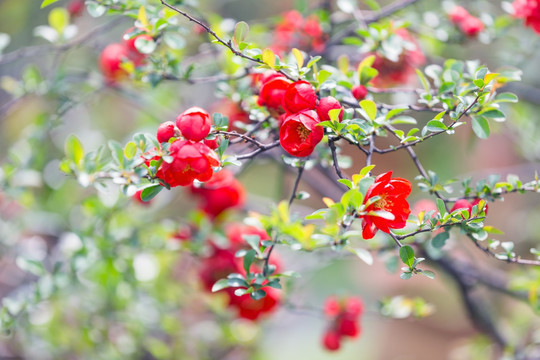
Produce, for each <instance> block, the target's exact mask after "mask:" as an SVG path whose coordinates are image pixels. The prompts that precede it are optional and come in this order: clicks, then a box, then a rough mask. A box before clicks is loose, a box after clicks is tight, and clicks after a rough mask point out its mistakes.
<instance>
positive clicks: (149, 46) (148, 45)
mask: <svg viewBox="0 0 540 360" xmlns="http://www.w3.org/2000/svg"><path fill="white" fill-rule="evenodd" d="M134 44H135V48H136V49H137V50H138V51H139V52H140V53H141V54H151V53H153V52H154V50H155V49H156V46H157V44H156V42H155V41H154V40H150V39H147V38H145V37H142V36H141V37H139V38H137V39H136V40H135V43H134Z"/></svg>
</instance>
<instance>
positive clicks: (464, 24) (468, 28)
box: [459, 16, 484, 36]
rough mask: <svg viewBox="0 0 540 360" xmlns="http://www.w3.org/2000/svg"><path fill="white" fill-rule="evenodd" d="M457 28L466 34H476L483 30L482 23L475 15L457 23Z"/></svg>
mask: <svg viewBox="0 0 540 360" xmlns="http://www.w3.org/2000/svg"><path fill="white" fill-rule="evenodd" d="M459 28H460V29H461V31H462V32H463V33H464V34H465V35H467V36H476V35H477V34H478V33H479V32H480V31H482V30H484V23H483V22H482V21H481V20H480V19H479V18H477V17H475V16H468V17H466V18H465V19H464V20H462V21H461V22H460V23H459Z"/></svg>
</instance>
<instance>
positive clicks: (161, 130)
mask: <svg viewBox="0 0 540 360" xmlns="http://www.w3.org/2000/svg"><path fill="white" fill-rule="evenodd" d="M176 132H177V129H176V125H174V123H173V122H172V121H165V122H164V123H162V124H161V125H159V127H158V129H157V139H158V141H159V142H160V143H164V142H167V141H169V139H170V138H172V137H177V136H178V135H180V134H177V133H176Z"/></svg>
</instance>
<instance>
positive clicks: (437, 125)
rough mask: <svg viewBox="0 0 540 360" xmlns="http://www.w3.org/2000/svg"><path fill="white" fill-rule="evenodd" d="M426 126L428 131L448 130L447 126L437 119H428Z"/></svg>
mask: <svg viewBox="0 0 540 360" xmlns="http://www.w3.org/2000/svg"><path fill="white" fill-rule="evenodd" d="M426 128H427V129H428V131H431V132H439V131H444V130H448V127H447V126H446V125H444V123H443V122H442V121H439V120H430V121H429V122H428V123H427V124H426Z"/></svg>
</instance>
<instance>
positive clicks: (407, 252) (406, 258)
mask: <svg viewBox="0 0 540 360" xmlns="http://www.w3.org/2000/svg"><path fill="white" fill-rule="evenodd" d="M399 257H400V258H401V261H403V263H404V264H405V265H407V266H408V267H412V265H413V263H414V250H413V248H412V247H410V246H409V245H404V246H402V247H401V248H400V249H399Z"/></svg>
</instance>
